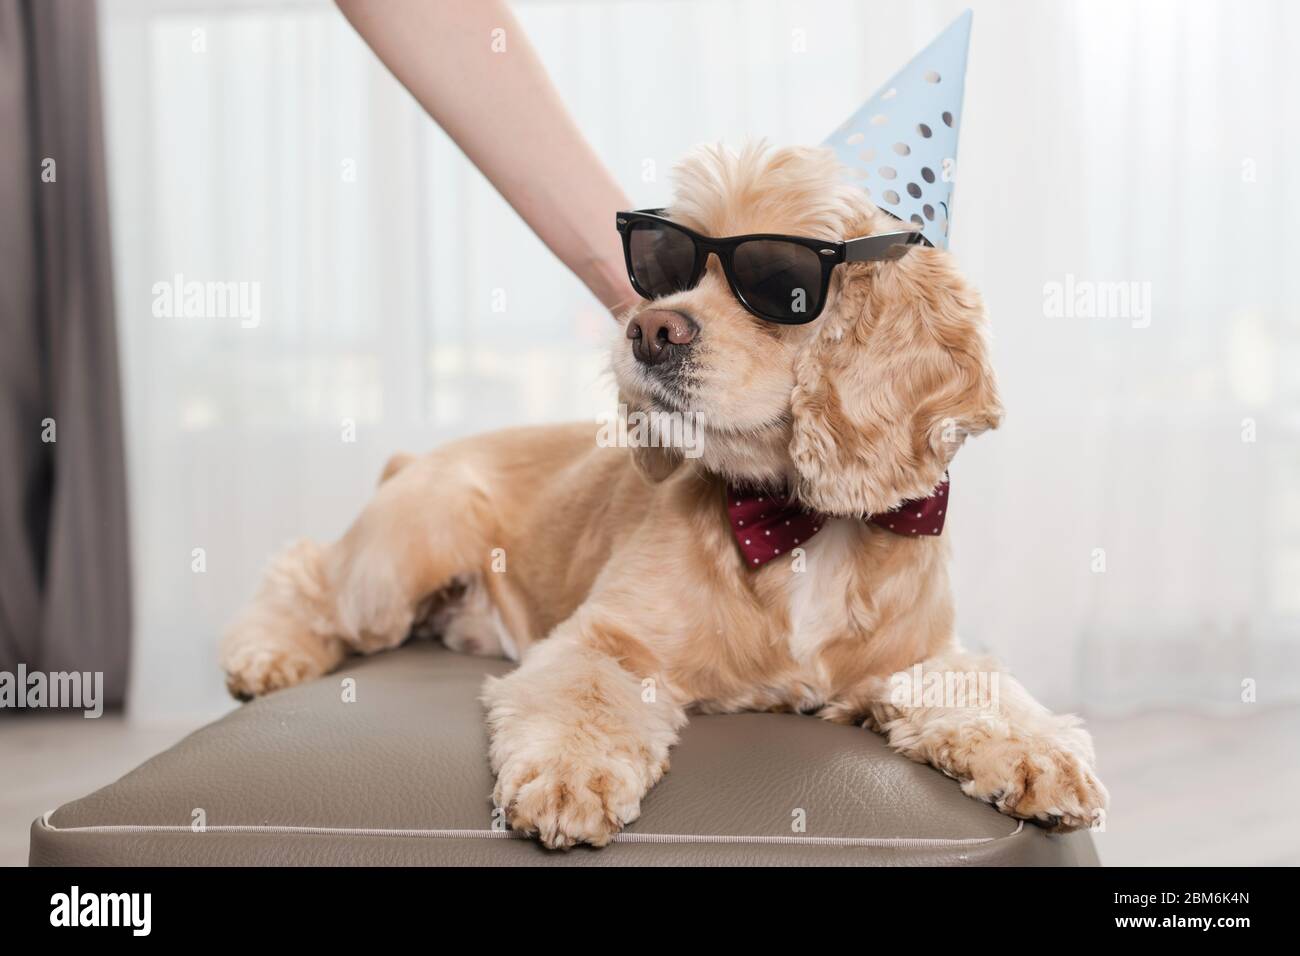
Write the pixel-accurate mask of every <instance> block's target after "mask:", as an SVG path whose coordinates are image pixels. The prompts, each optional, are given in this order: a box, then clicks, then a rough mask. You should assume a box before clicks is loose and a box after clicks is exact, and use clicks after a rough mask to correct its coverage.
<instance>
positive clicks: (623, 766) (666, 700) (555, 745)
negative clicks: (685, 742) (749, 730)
mask: <svg viewBox="0 0 1300 956" xmlns="http://www.w3.org/2000/svg"><path fill="white" fill-rule="evenodd" d="M652 661H653V659H652V658H650V657H649V654H648V652H647V651H645V649H644V647H643V646H642V645H640V644H639V643H638V642H635V641H632V640H630V639H628V638H626V637H622V636H619V637H617V638H616V639H615V638H613V637H612V636H611V635H610V634H604V633H602V632H601V629H600V625H599V624H587V625H580V624H578V623H576V622H574V621H572V620H571V621H569V622H566V623H565V624H562V625H560V627H558V628H557V629H556V631H555V632H554V633H553V634H552V636H550V637H549V638H547V639H546V640H544V641H542V642H541V643H539V644H537V645H536V646H534V648H533V649H532V650H530V651H529V652H528V654H527V656H525V658H524V661H523V663H522V664H521V665H520V666H519V668H518V670H516V671H514V672H513V673H511V674H508V675H507V676H505V677H502V678H499V679H498V678H489V679H488V681H487V683H486V684H485V685H484V689H483V702H484V704H485V705H486V707H487V720H488V730H489V733H490V734H491V738H492V743H491V747H490V750H489V755H490V758H491V762H492V769H493V771H494V772H495V773H496V775H497V782H496V789H495V791H494V792H493V795H492V796H493V801H494V802H495V803H496V805H497V807H499V808H501V809H502V810H504V812H505V814H506V820H507V821H508V822H509V824H510V826H511V827H512V828H514V829H516V830H519V831H522V832H525V833H530V834H536V835H537V836H538V838H539V839H540V840H541V841H542V843H544V844H545V845H546V846H548V847H552V848H567V847H571V846H573V845H574V844H576V843H590V844H592V845H593V846H604V845H605V844H606V843H608V842H609V841H610V839H611V838H612V837H613V836H614V834H616V833H617V832H618V831H619V830H620V829H622V827H623V826H624V825H625V824H627V823H630V822H631V821H633V820H635V819H636V818H637V816H638V815H639V814H640V812H641V798H642V797H643V796H645V794H646V792H647V791H648V790H649V789H650V788H651V787H652V786H653V785H654V784H655V783H656V782H657V781H658V780H659V778H660V777H661V776H663V774H664V771H666V770H667V769H668V749H669V748H670V747H671V746H672V745H673V744H674V743H676V741H677V731H678V730H679V729H680V728H681V726H682V725H683V724H684V723H685V722H686V715H685V712H684V710H683V708H682V706H681V705H680V704H679V703H677V702H676V701H675V700H674V699H673V697H672V695H671V693H669V691H668V689H667V688H666V687H664V686H663V685H662V681H659V680H657V679H656V677H655V676H654V674H653V673H652V671H653V670H654V669H655V665H654V664H653V662H652Z"/></svg>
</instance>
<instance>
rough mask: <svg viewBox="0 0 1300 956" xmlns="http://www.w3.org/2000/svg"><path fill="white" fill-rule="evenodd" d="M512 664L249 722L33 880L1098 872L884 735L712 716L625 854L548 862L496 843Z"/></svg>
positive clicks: (399, 681)
mask: <svg viewBox="0 0 1300 956" xmlns="http://www.w3.org/2000/svg"><path fill="white" fill-rule="evenodd" d="M509 666H510V665H509V664H507V663H506V662H504V661H488V660H484V659H482V658H474V657H467V656H464V655H459V654H453V653H451V652H449V651H446V650H443V649H442V648H441V647H438V646H436V645H432V644H428V643H412V644H408V645H407V646H406V647H404V648H402V649H400V650H398V651H395V652H392V653H388V654H382V655H380V656H378V657H373V658H368V659H358V660H356V661H354V662H352V663H351V664H350V666H347V667H345V668H344V670H343V671H341V672H340V673H338V674H334V675H331V676H329V677H326V678H324V679H322V680H319V681H316V682H314V683H312V684H308V685H305V686H302V687H297V688H294V689H292V690H288V691H282V692H280V693H277V694H273V695H271V696H269V697H266V698H264V699H261V700H258V701H255V702H253V703H250V704H246V705H244V706H242V707H240V708H239V709H238V710H237V711H235V712H233V713H231V714H230V715H228V716H227V717H225V718H223V719H222V720H219V721H217V722H216V723H214V724H212V725H210V726H208V727H205V728H203V729H202V730H200V731H198V732H197V733H194V734H192V735H191V736H189V737H187V738H186V739H185V740H183V741H181V742H180V743H179V744H177V745H176V746H175V747H173V748H171V749H170V750H168V751H166V752H164V753H161V754H159V755H158V756H157V757H154V758H153V759H152V760H150V761H149V762H148V763H146V764H144V765H143V766H141V767H139V768H138V769H136V770H133V771H132V772H131V773H129V774H127V775H126V776H125V777H123V778H122V779H121V780H119V781H117V782H116V783H113V784H110V785H109V786H107V787H105V788H103V789H102V790H99V791H97V792H95V793H93V794H91V795H90V796H88V797H84V798H83V799H81V800H77V801H74V802H72V803H69V804H67V805H66V806H63V807H60V808H59V809H57V810H55V811H53V812H52V813H49V814H47V815H46V816H45V817H44V818H42V819H40V820H37V821H36V822H35V823H34V824H33V825H32V841H31V863H32V864H33V865H57V864H72V865H96V864H103V865H163V866H166V865H202V864H222V865H230V864H308V865H311V864H327V865H337V864H381V865H389V864H392V865H426V864H428V865H442V864H460V865H552V866H598V865H632V866H638V865H640V866H658V865H669V864H678V865H681V864H686V865H719V864H722V865H781V866H793V865H802V864H815V865H858V866H861V865H891V866H892V865H907V864H922V865H927V864H928V865H944V866H975V865H988V864H993V865H1037V864H1046V865H1079V864H1084V865H1095V864H1096V863H1097V856H1096V853H1095V851H1094V849H1093V846H1092V841H1091V839H1090V838H1089V836H1088V835H1087V834H1086V833H1077V834H1072V835H1069V836H1064V837H1057V836H1049V835H1047V834H1046V833H1044V832H1043V831H1042V830H1040V829H1038V828H1037V827H1034V826H1031V825H1020V824H1019V823H1017V822H1016V821H1015V820H1011V819H1009V818H1007V817H1004V816H1002V815H1001V814H999V813H998V812H997V811H995V810H993V809H992V808H991V807H988V806H985V805H984V804H980V803H977V802H975V801H974V800H971V799H969V798H967V797H965V796H963V795H962V793H961V792H960V790H959V789H958V786H957V784H956V782H954V781H952V780H949V779H948V778H946V777H944V776H943V775H942V774H940V773H938V772H937V771H935V770H932V769H930V768H929V767H925V766H922V765H920V764H915V763H912V762H911V761H908V760H906V759H904V758H902V757H899V756H897V755H896V754H894V753H892V752H890V751H889V750H888V749H887V748H886V747H885V745H884V744H883V742H882V741H881V739H880V737H878V736H877V735H875V734H873V733H870V732H868V731H865V730H861V729H856V728H851V727H840V726H833V725H831V724H827V723H825V722H823V721H820V720H817V719H816V718H813V717H800V716H795V715H787V714H741V715H736V716H725V717H694V718H693V719H692V720H691V722H690V725H689V726H688V727H687V729H686V730H685V732H684V733H683V735H682V740H681V744H680V745H679V746H678V747H677V748H676V749H675V750H674V751H673V758H672V770H671V771H670V772H669V773H668V774H667V776H665V777H664V779H663V781H662V782H661V783H660V784H659V785H658V786H657V787H655V788H654V790H653V791H652V792H651V793H650V795H649V796H648V797H647V798H646V800H645V802H644V804H643V807H642V813H641V818H640V819H639V820H637V821H636V822H635V823H633V824H632V825H631V826H630V827H628V828H627V830H626V831H625V832H624V833H622V834H621V835H620V836H619V837H618V839H617V842H615V843H613V844H611V845H610V846H608V847H606V848H604V849H601V850H593V849H591V848H585V847H584V848H578V849H575V850H570V851H568V852H558V851H548V850H544V849H542V848H541V847H540V846H538V845H537V844H536V843H534V842H532V841H531V840H526V839H521V838H517V837H516V836H515V835H514V834H511V833H509V832H506V831H502V830H498V829H494V828H493V826H492V805H491V801H490V799H489V795H490V793H491V791H492V778H491V774H490V772H489V770H488V765H487V759H486V750H487V741H486V739H485V732H484V727H483V716H482V710H481V708H480V706H479V704H478V701H477V694H478V689H479V685H480V684H481V682H482V679H483V675H484V674H485V673H496V674H499V673H503V672H504V671H506V670H507V669H508V668H509ZM348 677H351V678H355V680H356V700H355V702H353V703H345V702H344V700H343V696H344V695H343V693H342V681H343V679H344V678H348ZM214 679H216V677H215V675H214ZM199 810H201V811H202V813H203V817H204V819H205V821H206V830H205V831H204V832H195V830H194V829H193V828H192V824H193V822H194V820H195V813H196V811H199ZM800 810H801V811H803V814H802V815H803V818H804V819H805V820H806V831H805V832H802V833H796V832H793V831H792V827H791V824H792V822H793V821H794V820H795V814H796V812H797V811H800Z"/></svg>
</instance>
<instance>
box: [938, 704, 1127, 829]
mask: <svg viewBox="0 0 1300 956" xmlns="http://www.w3.org/2000/svg"><path fill="white" fill-rule="evenodd" d="M1091 750H1092V747H1091V744H1090V742H1089V741H1088V737H1087V734H1086V733H1085V732H1084V731H1082V730H1079V729H1077V728H1074V727H1069V728H1065V729H1063V732H1062V733H1060V734H1049V735H1046V736H1041V737H1022V738H1015V737H1013V738H1009V739H988V740H985V741H984V742H983V743H982V744H980V745H979V746H977V747H976V748H975V749H974V751H973V753H972V754H971V760H970V766H969V772H970V776H969V778H968V779H966V780H965V781H963V783H962V790H963V791H964V792H965V793H966V794H967V795H968V796H971V797H975V798H976V799H977V800H984V801H986V802H988V803H991V804H993V805H994V806H995V807H997V808H998V809H999V810H1001V811H1002V812H1003V813H1005V814H1008V815H1009V816H1013V817H1017V818H1019V819H1022V820H1032V821H1034V822H1036V823H1041V824H1043V825H1045V826H1046V827H1047V828H1048V829H1049V830H1051V831H1052V832H1054V833H1064V832H1068V831H1070V830H1078V829H1082V828H1084V827H1091V826H1094V825H1096V824H1098V823H1100V822H1102V821H1103V820H1104V814H1105V812H1106V807H1107V805H1108V803H1109V801H1110V797H1109V795H1108V794H1107V792H1106V788H1105V787H1104V786H1102V783H1101V781H1100V780H1098V779H1097V776H1096V774H1095V773H1093V769H1092V754H1091Z"/></svg>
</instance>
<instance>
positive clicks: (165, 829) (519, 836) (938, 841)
mask: <svg viewBox="0 0 1300 956" xmlns="http://www.w3.org/2000/svg"><path fill="white" fill-rule="evenodd" d="M54 812H55V811H53V810H48V811H46V813H45V814H44V815H43V816H42V817H41V825H42V826H44V827H45V828H46V829H48V830H52V831H54V832H55V833H194V834H195V835H199V834H200V833H274V834H283V835H291V834H292V835H303V836H349V837H419V838H423V839H432V840H526V839H529V837H528V835H527V834H524V833H519V832H517V831H515V830H490V829H489V830H403V829H394V830H389V829H376V828H369V827H295V826H266V825H259V824H231V825H214V826H208V827H205V828H204V829H203V830H202V831H195V830H194V829H193V828H191V827H187V826H164V825H159V826H152V825H147V824H133V823H122V824H103V825H97V826H87V827H56V826H55V825H54V824H52V823H50V814H52V813H54ZM1024 828H1025V823H1024V821H1023V820H1021V821H1019V822H1018V823H1017V824H1016V828H1015V829H1014V830H1012V831H1011V832H1010V833H1008V834H1007V835H1006V836H1004V837H966V838H960V839H959V838H953V837H818V836H808V837H801V836H763V835H754V836H749V835H744V836H736V835H732V834H716V835H704V834H699V833H616V834H614V837H613V842H614V843H747V844H761V845H771V846H843V847H945V846H980V845H981V844H985V843H993V842H995V841H997V840H1006V839H1008V838H1010V837H1013V836H1016V835H1017V834H1019V833H1020V831H1021V830H1023V829H1024Z"/></svg>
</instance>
